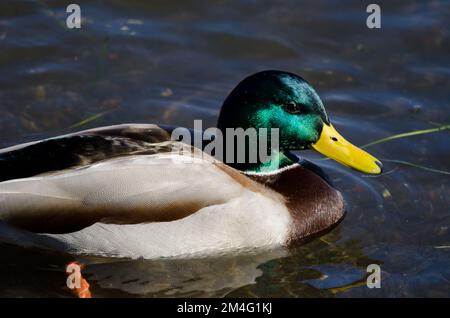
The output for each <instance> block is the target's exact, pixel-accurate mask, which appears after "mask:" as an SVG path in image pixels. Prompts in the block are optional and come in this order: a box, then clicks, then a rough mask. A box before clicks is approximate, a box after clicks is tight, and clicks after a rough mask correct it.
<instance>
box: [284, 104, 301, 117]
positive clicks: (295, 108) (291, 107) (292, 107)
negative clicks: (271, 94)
mask: <svg viewBox="0 0 450 318" xmlns="http://www.w3.org/2000/svg"><path fill="white" fill-rule="evenodd" d="M283 109H284V110H285V111H287V112H288V113H290V114H300V105H298V104H296V103H294V102H288V103H286V104H284V105H283Z"/></svg>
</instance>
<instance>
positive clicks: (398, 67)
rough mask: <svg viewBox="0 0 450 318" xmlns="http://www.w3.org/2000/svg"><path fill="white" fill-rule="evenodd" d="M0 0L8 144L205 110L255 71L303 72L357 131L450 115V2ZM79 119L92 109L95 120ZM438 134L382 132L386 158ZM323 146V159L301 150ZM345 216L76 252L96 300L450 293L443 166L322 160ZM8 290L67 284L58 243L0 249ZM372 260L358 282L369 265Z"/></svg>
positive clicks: (213, 112)
mask: <svg viewBox="0 0 450 318" xmlns="http://www.w3.org/2000/svg"><path fill="white" fill-rule="evenodd" d="M77 3H79V4H80V5H81V8H82V15H83V22H82V23H83V24H82V29H81V30H68V29H66V28H65V27H64V21H65V16H66V14H65V8H64V7H63V6H61V4H60V2H58V1H2V2H1V3H0V147H6V146H9V145H12V144H15V143H19V142H24V141H30V140H35V139H39V138H44V137H49V136H53V135H57V134H62V133H65V132H68V131H75V130H77V129H81V128H83V129H84V128H88V127H95V126H101V125H109V124H115V123H123V122H144V123H162V124H175V125H183V126H189V127H192V125H193V120H194V119H203V120H204V124H203V126H204V127H206V126H213V125H214V124H215V121H216V118H217V115H218V111H219V107H220V105H221V102H222V101H223V99H224V97H225V96H226V94H227V93H228V92H229V90H230V89H231V88H232V87H233V86H234V85H235V84H236V83H237V82H238V81H239V80H240V79H242V78H243V77H245V76H246V75H248V74H251V73H254V72H256V71H260V70H263V69H284V70H289V71H292V72H295V73H298V74H301V75H302V76H303V77H305V78H306V79H307V80H308V81H310V82H311V83H312V84H313V85H314V87H315V88H316V89H317V90H318V92H319V94H320V95H321V97H322V99H323V100H324V102H325V105H326V107H327V109H328V112H329V114H330V117H331V119H332V120H333V122H334V125H335V126H337V128H338V129H339V131H341V132H342V134H343V135H344V136H346V137H347V138H348V139H349V140H351V141H352V142H354V143H355V144H364V143H367V142H369V141H372V140H374V139H377V138H382V137H386V136H388V135H390V134H395V133H401V132H406V131H412V130H417V129H426V128H430V127H434V126H436V125H439V124H445V123H449V122H450V112H449V106H448V100H449V94H448V92H449V91H450V81H449V78H450V67H449V65H450V63H449V56H450V54H449V53H450V41H449V30H450V27H449V21H450V19H449V16H448V12H450V10H449V9H450V4H449V2H446V1H427V2H423V1H409V2H408V3H404V2H400V1H398V2H397V1H389V2H387V1H386V2H380V3H379V4H380V5H381V8H382V28H381V30H369V29H367V28H366V27H365V18H366V13H365V7H364V6H363V5H362V4H361V3H360V2H359V1H347V2H346V3H345V4H343V3H342V2H340V1H314V2H313V3H311V2H308V4H306V3H303V2H301V1H286V2H283V3H281V2H280V3H278V2H273V3H271V4H269V3H259V2H254V1H243V2H241V1H227V0H221V1H216V2H214V4H208V5H205V4H204V3H203V2H201V1H194V0H189V1H172V2H170V3H167V1H151V2H148V1H137V0H134V1H124V0H115V1H109V2H108V5H106V4H105V3H104V2H100V1H78V2H77ZM86 119H91V120H90V121H89V120H87V121H85V120H86ZM448 140H449V139H448V132H442V133H437V134H431V135H424V136H417V137H411V138H408V139H399V140H396V141H392V142H389V143H385V144H380V145H375V146H373V147H371V148H370V152H371V153H373V154H374V155H375V156H376V157H378V158H380V159H383V158H384V159H394V160H404V161H408V162H412V163H414V164H419V165H423V166H427V167H432V168H434V169H440V170H447V171H448V170H450V166H449V162H450V151H449V149H450V147H449V141H448ZM302 155H305V156H307V157H309V158H313V159H315V160H317V159H319V157H317V156H315V155H313V154H309V153H308V152H305V153H302ZM317 163H319V164H320V165H322V166H323V167H324V168H325V169H326V171H327V173H329V174H330V176H331V178H332V180H333V182H334V183H335V186H336V187H337V188H338V189H339V190H341V192H342V193H343V194H344V196H345V199H346V201H347V207H348V214H347V216H346V218H345V220H344V221H343V222H342V223H341V224H340V225H339V226H338V227H337V228H336V229H335V230H333V231H332V232H331V233H329V234H327V235H326V236H324V237H322V238H321V239H316V240H314V241H312V242H310V243H307V244H305V245H303V246H299V247H295V248H292V249H289V250H278V251H271V252H266V253H261V254H255V255H240V256H233V255H230V256H229V257H225V258H216V259H204V260H178V261H167V260H165V261H145V260H138V261H129V260H110V259H89V258H87V259H82V260H81V261H82V262H83V263H85V264H87V265H86V267H85V269H84V276H85V277H86V278H87V279H88V280H89V282H90V283H91V288H92V292H93V296H94V297H95V296H97V297H106V296H149V297H151V296H179V295H187V296H195V297H196V296H235V297H241V296H269V297H270V296H288V297H290V296H295V297H297V296H300V297H313V296H325V297H332V296H340V297H350V296H449V295H450V284H449V281H450V270H449V268H450V267H449V259H450V255H449V253H450V248H449V245H450V229H449V227H450V214H449V206H450V204H449V203H450V202H449V197H450V195H449V177H448V175H442V174H438V173H432V172H429V171H425V170H421V169H418V168H413V167H409V166H405V165H400V164H397V163H392V162H389V161H385V162H384V163H385V171H386V172H385V174H383V175H381V176H378V177H368V176H362V175H361V174H359V173H357V172H353V171H350V170H348V169H346V168H343V167H341V166H339V165H338V164H336V163H334V162H332V161H330V160H320V161H317ZM0 251H1V253H2V255H3V256H4V257H2V263H1V264H0V293H1V295H4V296H60V297H71V294H70V293H69V292H68V290H67V289H66V288H65V278H66V276H65V273H64V265H65V264H67V263H68V262H70V261H73V259H72V258H71V257H70V256H67V255H60V254H57V253H52V252H47V251H37V250H34V249H24V248H17V247H13V246H9V245H6V244H3V245H1V246H0ZM371 263H376V264H380V265H381V269H382V288H381V289H368V288H367V287H365V284H364V281H365V278H366V277H367V273H366V267H367V265H368V264H371Z"/></svg>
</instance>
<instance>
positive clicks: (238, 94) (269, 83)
mask: <svg viewBox="0 0 450 318" xmlns="http://www.w3.org/2000/svg"><path fill="white" fill-rule="evenodd" d="M323 123H327V124H328V123H329V121H328V116H327V114H326V112H325V109H324V106H323V103H322V101H321V100H320V97H319V96H318V95H317V93H316V92H315V90H314V89H313V88H312V87H311V85H309V84H308V82H306V81H305V80H304V79H303V78H301V77H299V76H298V75H295V74H292V73H287V72H281V71H263V72H260V73H256V74H254V75H251V76H249V77H247V78H246V79H244V80H243V81H242V82H240V83H239V85H238V86H236V88H235V89H234V90H233V91H232V92H231V93H230V95H229V96H228V98H227V99H226V100H225V102H224V104H223V106H222V110H221V113H220V116H219V121H218V125H217V126H218V128H219V129H221V130H222V131H223V132H224V131H225V129H226V128H237V127H241V128H243V129H248V128H256V129H257V131H258V129H260V128H267V129H268V130H269V136H268V141H269V149H271V147H270V146H271V145H270V129H272V128H278V129H279V154H274V155H273V159H272V162H266V163H263V162H260V161H259V162H257V163H254V164H251V163H245V164H242V163H229V162H227V164H229V165H231V166H233V167H235V168H238V169H240V170H252V171H261V170H265V171H267V170H274V169H276V168H277V167H280V166H285V165H287V164H289V163H291V162H290V161H289V160H288V159H287V158H288V152H289V151H292V150H300V149H305V148H306V147H308V146H309V145H310V144H312V143H314V142H316V141H317V140H318V139H319V136H320V132H321V130H322V126H323ZM247 147H248V144H247ZM247 150H248V148H247ZM235 153H236V152H235ZM273 160H276V161H277V162H273Z"/></svg>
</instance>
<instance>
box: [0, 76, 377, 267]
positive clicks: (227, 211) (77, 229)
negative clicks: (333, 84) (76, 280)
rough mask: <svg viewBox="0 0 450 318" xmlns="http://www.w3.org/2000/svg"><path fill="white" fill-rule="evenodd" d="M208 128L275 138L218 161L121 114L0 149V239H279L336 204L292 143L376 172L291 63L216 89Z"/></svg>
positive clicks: (223, 245)
mask: <svg viewBox="0 0 450 318" xmlns="http://www.w3.org/2000/svg"><path fill="white" fill-rule="evenodd" d="M217 127H218V128H219V129H220V130H221V131H225V130H226V128H237V127H241V128H243V129H246V128H249V127H255V128H267V129H272V128H278V129H279V147H278V148H277V152H276V154H275V155H274V156H272V157H271V159H270V162H267V161H266V162H260V161H257V162H253V163H247V162H240V163H233V162H230V163H224V162H220V161H217V160H214V158H212V157H211V156H209V155H207V154H205V153H204V152H202V149H200V148H201V147H203V146H204V145H201V146H200V148H199V147H193V146H192V145H189V144H188V143H185V142H183V141H179V140H173V138H172V137H171V136H172V133H173V131H174V127H168V126H161V125H153V124H123V125H116V126H109V127H102V128H96V129H90V130H85V131H81V132H76V133H72V134H69V135H64V136H58V137H55V138H51V139H46V140H41V141H36V142H31V143H26V144H22V145H17V146H13V147H9V148H6V149H3V150H0V181H1V182H0V220H1V221H0V237H1V239H2V240H3V241H8V242H12V243H16V244H21V245H31V246H39V247H41V248H51V249H58V250H63V251H66V252H69V253H73V254H90V255H102V256H111V257H130V258H138V257H143V258H160V257H194V256H204V255H211V254H221V253H230V252H233V251H235V252H242V251H251V250H254V249H263V248H267V249H270V248H274V247H280V246H288V245H290V244H292V243H294V242H299V241H304V240H307V239H310V238H312V237H314V236H316V235H319V234H321V233H323V232H325V231H327V230H329V229H331V228H332V227H333V226H335V225H336V224H338V223H339V222H340V220H341V219H342V218H343V216H344V214H345V208H344V201H343V198H342V195H341V194H340V193H339V191H337V190H336V189H334V188H333V187H332V186H331V185H330V183H329V182H328V181H327V179H326V177H325V176H324V174H323V172H322V171H321V170H320V168H318V167H317V166H315V165H314V164H312V163H310V162H307V161H305V160H298V159H296V157H294V156H293V155H292V153H291V152H292V151H294V150H302V149H307V148H311V149H315V150H316V151H318V152H320V153H322V154H324V155H325V156H328V157H329V158H331V159H334V160H336V161H338V162H339V163H341V164H344V165H346V166H348V167H351V168H353V169H356V170H358V171H361V172H364V173H369V174H379V173H381V167H382V166H381V162H380V161H379V160H377V159H376V158H374V157H373V156H371V155H370V154H368V153H366V152H365V151H363V150H361V149H359V148H357V147H355V146H353V145H352V144H351V143H349V142H348V141H346V140H345V139H344V138H343V137H342V136H341V135H340V134H339V133H338V132H337V131H336V130H335V128H334V127H333V125H332V124H331V123H330V120H329V118H328V115H327V113H326V111H325V108H324V106H323V103H322V101H321V99H320V98H319V96H318V94H317V93H316V91H315V90H314V89H313V87H312V86H311V85H310V84H308V82H307V81H306V80H304V79H303V78H301V77H300V76H298V75H295V74H292V73H288V72H282V71H263V72H259V73H256V74H253V75H251V76H249V77H247V78H245V79H244V80H243V81H241V82H240V83H239V84H238V85H237V86H236V87H235V88H234V90H233V91H232V92H231V93H230V95H229V96H228V97H227V98H226V100H225V102H224V104H223V106H222V108H221V111H220V115H219V119H218V124H217ZM175 145H176V146H177V147H178V148H177V149H178V150H177V151H175V152H174V151H171V150H172V149H173V146H175ZM245 145H246V147H249V145H248V143H246V144H245ZM180 149H181V150H180Z"/></svg>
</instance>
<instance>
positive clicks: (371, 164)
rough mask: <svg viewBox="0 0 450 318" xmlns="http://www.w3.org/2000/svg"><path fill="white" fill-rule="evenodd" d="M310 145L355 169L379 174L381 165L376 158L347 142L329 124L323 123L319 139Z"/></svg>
mask: <svg viewBox="0 0 450 318" xmlns="http://www.w3.org/2000/svg"><path fill="white" fill-rule="evenodd" d="M311 147H312V148H313V149H314V150H316V151H318V152H320V153H321V154H323V155H325V156H327V157H328V158H331V159H333V160H336V161H337V162H339V163H341V164H343V165H344V166H347V167H350V168H353V169H355V170H358V171H361V172H364V173H369V174H380V173H381V171H382V167H383V165H382V164H381V162H380V161H379V160H378V159H377V158H375V157H374V156H372V155H370V154H368V153H367V152H365V151H364V150H362V149H360V148H358V147H356V146H354V145H352V144H351V143H349V142H348V141H347V140H345V139H344V137H342V136H341V135H340V134H339V133H338V132H337V131H336V129H334V127H333V125H331V124H330V125H327V124H324V125H323V128H322V133H321V134H320V138H319V140H318V141H317V142H316V143H314V144H312V145H311Z"/></svg>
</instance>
